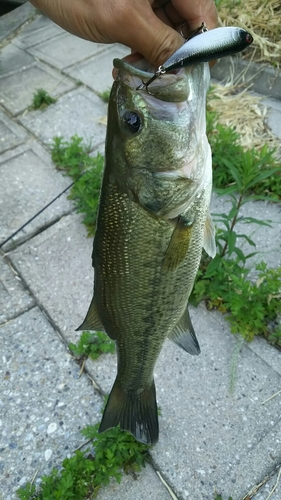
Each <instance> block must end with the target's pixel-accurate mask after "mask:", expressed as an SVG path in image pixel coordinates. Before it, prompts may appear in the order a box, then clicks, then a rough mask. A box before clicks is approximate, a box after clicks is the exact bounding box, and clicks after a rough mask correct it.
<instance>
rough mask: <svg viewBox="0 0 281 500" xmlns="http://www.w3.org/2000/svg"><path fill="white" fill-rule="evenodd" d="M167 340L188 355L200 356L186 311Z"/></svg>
mask: <svg viewBox="0 0 281 500" xmlns="http://www.w3.org/2000/svg"><path fill="white" fill-rule="evenodd" d="M169 339H170V340H172V341H173V342H175V344H177V345H179V346H180V347H181V348H182V349H184V350H185V351H186V352H188V353H189V354H193V355H198V354H200V346H199V343H198V340H197V338H196V335H195V331H194V329H193V326H192V323H191V319H190V316H189V312H188V309H187V308H186V310H185V311H184V313H183V315H182V317H181V319H180V320H179V322H178V324H177V326H176V327H175V328H174V330H173V331H172V333H171V334H170V335H169Z"/></svg>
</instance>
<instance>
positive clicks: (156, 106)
mask: <svg viewBox="0 0 281 500" xmlns="http://www.w3.org/2000/svg"><path fill="white" fill-rule="evenodd" d="M113 64H114V68H115V71H116V79H115V81H114V83H113V86H112V89H111V94H110V98H109V106H108V125H107V134H106V146H105V168H104V175H103V181H102V187H101V194H100V201H99V209H98V217H97V227H96V232H95V237H94V243H93V253H92V264H93V268H94V294H93V298H92V301H91V304H90V307H89V309H88V312H87V314H86V317H85V320H84V322H83V323H82V325H80V327H79V328H78V329H77V330H96V331H104V332H106V333H107V335H108V336H109V337H110V338H111V339H112V340H114V341H115V343H116V350H117V375H116V379H115V382H114V384H113V387H112V390H111V392H110V395H109V397H108V400H107V404H106V406H105V409H104V412H103V416H102V420H101V423H100V427H99V432H104V431H105V430H107V429H109V428H112V427H116V426H118V425H119V426H120V428H121V429H122V430H126V431H129V432H130V433H131V434H133V436H134V437H135V438H136V439H137V440H138V441H140V442H142V443H145V444H149V445H150V444H155V443H156V442H157V441H158V438H159V423H158V414H157V402H156V389H155V383H154V367H155V364H156V361H157V359H158V357H159V354H160V352H161V349H162V347H163V344H164V342H165V340H166V339H167V338H169V339H170V340H172V341H173V342H175V343H176V344H177V345H178V346H180V347H181V348H182V349H184V350H185V351H187V352H188V353H190V354H192V355H198V354H199V353H200V347H199V343H198V340H197V338H196V335H195V332H194V328H193V326H192V323H191V319H190V315H189V312H188V299H189V296H190V293H191V291H192V287H193V284H194V280H195V276H196V273H197V270H198V267H199V263H200V258H201V253H202V248H203V247H204V248H205V250H206V251H207V253H208V254H209V255H211V256H212V257H213V256H214V255H215V252H216V246H215V235H214V226H213V223H212V221H211V217H210V213H209V204H210V196H211V189H212V158H211V150H210V146H209V143H208V140H207V136H206V116H205V115H206V92H207V89H208V86H209V81H210V73H209V68H208V65H207V64H206V63H200V64H196V65H193V66H191V67H189V68H187V69H183V70H180V71H179V72H178V73H177V74H167V75H164V76H163V78H161V79H159V80H157V81H155V82H154V83H152V84H151V86H150V92H149V93H148V92H146V91H142V90H139V91H138V90H136V87H137V86H138V84H139V83H140V82H141V81H142V80H146V79H149V78H151V75H152V74H153V73H151V72H149V71H146V70H144V69H142V67H140V66H141V65H140V64H137V65H132V64H129V63H127V62H126V61H124V60H120V59H114V61H113ZM143 67H144V68H147V66H146V65H145V63H144V65H143Z"/></svg>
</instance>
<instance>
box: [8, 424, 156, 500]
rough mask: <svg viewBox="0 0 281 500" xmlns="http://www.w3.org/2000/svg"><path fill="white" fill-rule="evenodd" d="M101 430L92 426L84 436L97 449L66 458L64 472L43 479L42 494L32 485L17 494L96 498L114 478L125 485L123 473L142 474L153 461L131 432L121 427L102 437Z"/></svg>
mask: <svg viewBox="0 0 281 500" xmlns="http://www.w3.org/2000/svg"><path fill="white" fill-rule="evenodd" d="M98 426H99V424H96V425H94V426H88V427H86V428H85V429H83V430H82V431H81V432H82V434H83V435H84V436H85V437H86V438H87V439H89V440H91V441H92V444H93V449H92V450H86V452H85V453H83V452H81V451H80V450H77V451H76V452H75V453H74V455H73V456H72V457H71V458H66V459H65V460H64V461H63V463H62V469H61V470H60V471H58V470H57V469H53V470H52V472H51V474H50V475H49V476H43V477H42V478H41V479H42V483H41V485H40V491H39V492H38V493H36V492H35V489H34V487H33V485H31V483H28V484H27V485H26V486H25V487H23V488H20V489H19V490H17V494H18V497H19V498H20V499H21V500H33V499H38V500H56V499H57V500H73V499H75V500H84V499H85V498H94V497H96V495H97V494H98V491H99V489H100V488H101V486H103V485H107V484H108V483H109V481H110V479H111V478H115V479H116V480H117V481H118V482H120V481H121V478H122V475H121V471H122V470H124V471H125V472H126V473H129V472H130V471H132V472H133V473H135V472H137V471H139V470H140V469H141V467H144V466H145V464H146V462H147V461H149V459H150V455H149V452H148V450H149V447H148V446H147V445H144V444H142V443H139V442H138V441H136V440H135V439H134V437H133V436H132V435H131V434H129V433H128V432H124V431H121V430H120V429H119V428H118V427H116V428H114V429H110V430H108V431H106V432H104V433H102V434H99V433H98Z"/></svg>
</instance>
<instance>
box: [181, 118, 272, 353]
mask: <svg viewBox="0 0 281 500" xmlns="http://www.w3.org/2000/svg"><path fill="white" fill-rule="evenodd" d="M213 119H214V116H211V117H210V120H211V121H212V120H213ZM229 134H230V135H231V134H234V131H230V132H229ZM233 141H234V142H233V143H232V145H231V146H233V145H234V148H233V149H232V148H231V146H230V150H231V154H232V160H230V159H229V158H226V156H227V154H228V153H227V148H225V145H223V144H220V149H217V150H216V149H215V153H214V154H215V155H216V159H217V160H216V161H217V162H218V165H220V167H219V168H221V166H222V165H224V167H226V168H227V173H225V170H223V169H222V168H221V171H220V174H219V175H220V177H217V181H218V183H219V184H224V183H227V185H226V187H220V188H217V193H218V194H219V195H227V196H228V201H230V203H231V208H230V210H229V213H221V214H213V217H214V221H215V222H216V224H217V225H218V228H217V232H216V244H217V249H218V253H217V255H216V256H215V258H214V259H213V260H211V259H210V258H208V257H207V256H206V255H204V257H203V259H202V261H201V265H200V269H199V272H198V274H197V277H196V282H195V285H194V288H193V291H192V294H191V297H190V301H191V302H192V303H193V304H194V305H197V304H198V303H199V302H200V301H201V300H204V301H205V303H206V306H207V308H208V309H213V308H216V309H218V310H219V311H221V312H223V313H228V315H227V319H228V320H229V322H230V324H231V330H232V332H233V333H240V334H241V335H242V337H243V338H244V339H246V340H248V341H249V340H252V339H253V337H254V336H255V335H264V336H265V337H266V338H267V339H268V340H269V341H270V342H272V343H275V344H277V345H281V326H280V319H279V318H280V314H281V302H280V297H281V268H278V269H276V270H275V269H268V268H267V266H266V264H265V263H260V264H258V265H257V266H256V272H257V273H258V276H257V281H256V282H252V281H251V280H250V279H249V273H250V268H248V267H247V266H246V264H247V261H248V259H250V258H251V257H253V256H254V255H256V254H257V252H256V250H255V247H256V245H255V242H254V241H253V240H252V239H251V238H250V237H249V236H248V235H247V234H245V232H244V231H242V232H239V231H238V230H237V227H241V224H243V225H244V224H251V225H252V224H257V225H265V226H269V225H270V224H269V221H264V220H260V219H256V218H253V217H249V216H244V215H241V208H242V207H243V205H245V204H246V203H248V202H249V201H250V200H253V199H256V198H257V197H258V198H259V196H256V195H255V196H253V195H252V194H251V193H252V192H253V191H255V190H256V189H257V187H258V188H259V186H260V185H261V184H262V183H263V182H265V181H268V182H269V179H271V178H272V176H274V174H275V173H276V169H275V168H269V164H271V160H272V154H273V153H272V151H269V150H268V149H267V147H264V148H262V149H261V151H260V152H259V153H257V152H255V151H254V150H248V151H243V149H242V148H241V147H240V146H237V145H235V135H233ZM236 146H237V151H236V150H235V148H236ZM238 153H239V154H238ZM238 157H239V160H238V159H237V158H238ZM227 176H231V178H228V177H227ZM263 198H264V197H263ZM238 224H239V226H238ZM241 242H242V243H243V242H247V243H248V245H250V246H252V247H253V251H252V252H250V253H247V254H245V253H244V252H243V247H242V246H241ZM239 243H240V244H239Z"/></svg>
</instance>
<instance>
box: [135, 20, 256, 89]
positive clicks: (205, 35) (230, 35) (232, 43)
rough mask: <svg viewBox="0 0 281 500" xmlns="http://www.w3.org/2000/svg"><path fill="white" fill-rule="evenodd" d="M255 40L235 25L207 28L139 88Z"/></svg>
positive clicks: (240, 48) (175, 53)
mask: <svg viewBox="0 0 281 500" xmlns="http://www.w3.org/2000/svg"><path fill="white" fill-rule="evenodd" d="M252 42H253V37H252V35H251V34H250V33H249V32H248V31H246V30H244V29H242V28H238V27H235V26H225V27H221V28H215V29H213V30H210V31H208V30H206V31H203V32H202V33H200V34H199V35H197V36H194V37H192V38H190V39H188V40H186V42H185V43H184V44H183V45H182V46H181V47H180V48H179V49H178V50H176V51H175V52H174V54H172V55H171V56H170V57H169V58H168V59H167V60H166V61H165V63H163V64H162V65H161V66H159V68H158V70H157V71H156V72H155V73H154V75H153V76H152V77H151V78H150V80H148V81H147V82H146V84H145V85H144V83H143V82H142V84H141V85H140V86H139V89H138V90H141V89H143V88H144V87H145V88H146V89H147V88H148V86H149V85H151V83H152V82H153V81H154V80H155V79H156V78H159V77H160V76H162V75H164V74H165V73H168V72H170V71H175V70H177V69H180V68H181V67H185V68H186V67H187V66H190V65H192V64H194V63H198V62H207V61H212V60H214V59H219V58H220V57H226V56H230V55H234V54H237V53H238V52H241V51H242V50H244V49H246V48H247V47H249V46H250V45H251V43H252Z"/></svg>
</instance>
